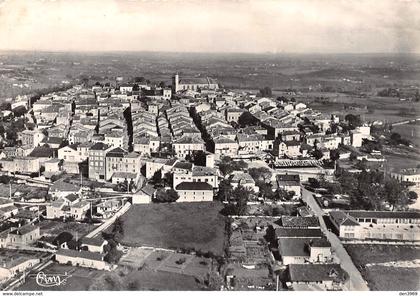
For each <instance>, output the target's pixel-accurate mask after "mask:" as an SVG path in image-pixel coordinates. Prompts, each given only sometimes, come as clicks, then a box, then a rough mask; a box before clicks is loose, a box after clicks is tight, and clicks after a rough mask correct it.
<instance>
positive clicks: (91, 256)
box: [56, 249, 103, 261]
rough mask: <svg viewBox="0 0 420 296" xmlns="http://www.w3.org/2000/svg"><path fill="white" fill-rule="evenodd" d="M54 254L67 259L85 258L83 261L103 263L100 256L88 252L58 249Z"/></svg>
mask: <svg viewBox="0 0 420 296" xmlns="http://www.w3.org/2000/svg"><path fill="white" fill-rule="evenodd" d="M56 254H57V255H63V256H68V257H73V258H85V259H89V260H95V261H103V260H102V255H101V254H99V253H93V252H88V251H76V250H70V249H59V250H58V251H57V253H56Z"/></svg>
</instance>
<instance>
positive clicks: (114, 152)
mask: <svg viewBox="0 0 420 296" xmlns="http://www.w3.org/2000/svg"><path fill="white" fill-rule="evenodd" d="M125 154H127V152H126V151H125V150H124V149H122V148H120V147H117V148H114V149H112V150H111V151H109V152H108V153H107V154H106V157H124V155H125Z"/></svg>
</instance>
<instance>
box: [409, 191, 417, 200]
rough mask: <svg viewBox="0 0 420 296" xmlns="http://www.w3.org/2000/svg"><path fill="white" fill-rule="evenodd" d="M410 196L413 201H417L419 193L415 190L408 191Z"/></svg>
mask: <svg viewBox="0 0 420 296" xmlns="http://www.w3.org/2000/svg"><path fill="white" fill-rule="evenodd" d="M408 198H409V199H410V200H411V201H412V202H415V201H416V200H417V198H418V195H417V193H416V192H415V191H409V192H408Z"/></svg>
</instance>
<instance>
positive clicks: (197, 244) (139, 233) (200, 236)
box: [121, 202, 225, 255]
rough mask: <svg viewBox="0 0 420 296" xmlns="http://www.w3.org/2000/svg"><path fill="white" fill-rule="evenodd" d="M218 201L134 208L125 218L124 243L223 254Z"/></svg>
mask: <svg viewBox="0 0 420 296" xmlns="http://www.w3.org/2000/svg"><path fill="white" fill-rule="evenodd" d="M221 209H222V204H220V203H216V202H200V203H173V204H150V205H134V206H133V207H132V208H131V209H130V210H129V211H128V212H127V213H126V214H124V215H123V216H122V221H123V229H124V233H123V237H122V239H121V243H122V244H126V245H130V246H140V245H146V246H155V247H162V248H175V249H177V248H194V249H195V250H201V251H203V252H212V253H214V254H218V255H223V246H224V240H225V218H224V216H222V215H221V214H220V213H219V212H220V210H221Z"/></svg>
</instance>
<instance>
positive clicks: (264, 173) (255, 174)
mask: <svg viewBox="0 0 420 296" xmlns="http://www.w3.org/2000/svg"><path fill="white" fill-rule="evenodd" d="M248 173H249V174H250V175H251V177H252V178H253V179H254V181H255V182H256V183H258V182H264V183H267V182H269V181H270V179H271V176H272V173H271V170H270V169H268V168H266V167H259V168H251V169H249V170H248Z"/></svg>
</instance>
